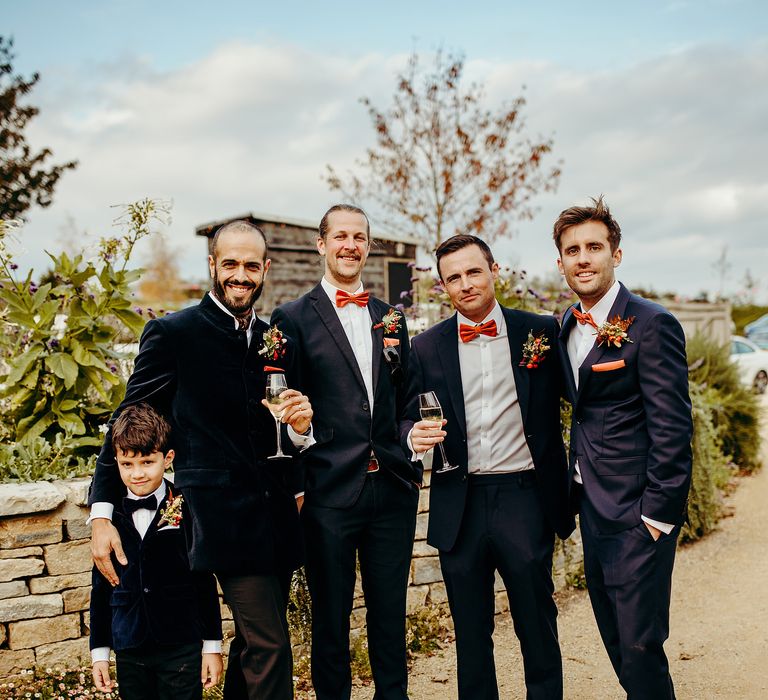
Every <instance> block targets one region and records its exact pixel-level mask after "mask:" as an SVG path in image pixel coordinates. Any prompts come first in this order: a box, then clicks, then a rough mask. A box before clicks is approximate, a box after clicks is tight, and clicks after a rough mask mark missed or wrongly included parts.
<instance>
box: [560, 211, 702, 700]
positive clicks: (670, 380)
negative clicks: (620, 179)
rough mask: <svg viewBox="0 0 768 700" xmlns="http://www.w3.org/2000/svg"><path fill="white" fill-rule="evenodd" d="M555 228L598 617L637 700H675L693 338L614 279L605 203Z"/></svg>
mask: <svg viewBox="0 0 768 700" xmlns="http://www.w3.org/2000/svg"><path fill="white" fill-rule="evenodd" d="M592 202H593V206H589V207H571V208H570V209H566V210H565V211H563V212H562V213H561V214H560V217H559V218H558V219H557V221H556V222H555V225H554V233H553V235H554V239H555V245H556V246H557V250H558V253H559V256H560V257H559V258H558V261H557V264H558V267H559V269H560V272H561V273H562V274H563V275H564V276H565V280H566V282H567V283H568V286H569V287H570V288H571V289H572V290H573V291H574V292H576V294H577V295H578V297H579V302H580V303H579V304H577V305H575V306H573V307H571V308H570V309H568V311H567V312H566V314H565V316H564V317H563V328H562V331H561V333H560V337H559V341H558V342H559V345H560V350H561V352H560V357H561V360H562V365H563V372H564V374H565V377H566V388H567V394H568V397H569V399H570V401H571V403H572V404H573V421H572V425H571V443H570V481H569V483H570V484H571V488H572V491H573V495H574V498H573V500H574V501H575V502H577V503H579V522H580V526H581V534H582V541H583V544H584V573H585V576H586V580H587V588H588V589H589V595H590V600H591V601H592V609H593V610H594V613H595V619H596V620H597V625H598V628H599V629H600V634H601V636H602V639H603V643H604V644H605V648H606V650H607V651H608V655H609V657H610V659H611V663H612V664H613V667H614V670H615V671H616V675H617V676H618V678H619V682H620V683H621V685H622V687H623V688H624V690H625V691H626V692H627V697H628V698H630V700H641V699H647V700H670V699H672V698H674V697H675V694H674V689H673V685H672V679H671V677H670V675H669V664H668V662H667V658H666V655H665V654H664V642H665V641H666V639H667V637H668V635H669V601H670V595H671V586H672V567H673V564H674V560H675V547H676V542H677V535H678V534H679V532H680V525H681V523H682V522H683V519H684V517H685V504H686V498H687V495H688V488H689V486H690V479H691V435H692V432H693V424H692V420H691V402H690V399H689V396H688V365H687V361H686V357H685V338H684V336H683V331H682V328H681V327H680V324H679V323H678V321H677V320H676V319H675V318H674V316H672V314H670V313H669V312H668V311H667V310H666V309H664V308H663V307H662V306H659V305H658V304H655V303H653V302H650V301H647V300H646V299H643V298H641V297H639V296H636V295H634V294H630V293H629V291H627V289H626V287H624V285H622V284H620V283H619V282H617V281H616V279H615V274H614V269H615V268H616V267H618V265H619V263H620V262H621V257H622V253H621V248H620V247H619V243H620V242H621V229H620V228H619V225H618V223H617V222H616V220H615V219H614V218H613V217H612V216H611V213H610V211H609V210H608V207H607V206H606V205H605V203H604V202H603V199H602V197H600V198H598V199H596V200H592Z"/></svg>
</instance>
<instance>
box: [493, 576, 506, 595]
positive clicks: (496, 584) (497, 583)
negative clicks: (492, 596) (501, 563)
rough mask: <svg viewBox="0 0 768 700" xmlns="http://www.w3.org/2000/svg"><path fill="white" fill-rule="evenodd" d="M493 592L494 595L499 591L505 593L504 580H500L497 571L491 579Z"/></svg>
mask: <svg viewBox="0 0 768 700" xmlns="http://www.w3.org/2000/svg"><path fill="white" fill-rule="evenodd" d="M493 590H494V592H496V593H499V592H500V591H506V590H507V589H506V586H505V585H504V579H503V578H501V574H499V572H498V571H497V572H496V574H495V575H494V579H493Z"/></svg>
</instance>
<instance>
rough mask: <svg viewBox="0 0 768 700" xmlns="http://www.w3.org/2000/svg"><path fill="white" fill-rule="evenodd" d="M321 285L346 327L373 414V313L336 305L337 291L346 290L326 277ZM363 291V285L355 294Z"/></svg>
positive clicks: (366, 309)
mask: <svg viewBox="0 0 768 700" xmlns="http://www.w3.org/2000/svg"><path fill="white" fill-rule="evenodd" d="M320 286H321V287H322V288H323V291H324V292H325V293H326V294H327V295H328V298H329V299H330V300H331V304H332V305H333V308H334V310H335V311H336V315H337V316H338V317H339V321H340V322H341V326H342V328H343V329H344V335H346V336H347V340H348V341H349V344H350V346H351V347H352V352H353V353H354V355H355V359H356V360H357V366H358V367H359V368H360V374H362V375H363V382H365V391H366V393H367V394H368V405H369V406H370V407H371V415H373V411H374V408H373V338H372V337H371V326H372V325H373V322H372V321H371V314H370V312H369V311H368V307H367V306H358V305H357V304H355V303H353V302H349V303H348V304H346V305H345V306H344V307H343V308H342V307H339V306H336V292H337V291H344V290H340V289H339V288H338V287H335V286H334V285H332V284H331V283H330V282H329V281H328V280H327V279H325V277H323V279H322V280H320ZM362 291H363V285H362V283H360V286H359V287H358V288H357V290H356V291H354V292H352V293H353V294H359V293H360V292H362Z"/></svg>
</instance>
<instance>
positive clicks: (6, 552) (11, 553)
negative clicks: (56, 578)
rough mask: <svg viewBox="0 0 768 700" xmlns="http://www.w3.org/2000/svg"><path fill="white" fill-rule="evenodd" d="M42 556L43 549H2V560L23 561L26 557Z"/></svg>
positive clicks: (0, 551) (0, 550) (0, 557)
mask: <svg viewBox="0 0 768 700" xmlns="http://www.w3.org/2000/svg"><path fill="white" fill-rule="evenodd" d="M42 556H43V548H42V547H17V548H16V549H0V559H22V558H24V557H42Z"/></svg>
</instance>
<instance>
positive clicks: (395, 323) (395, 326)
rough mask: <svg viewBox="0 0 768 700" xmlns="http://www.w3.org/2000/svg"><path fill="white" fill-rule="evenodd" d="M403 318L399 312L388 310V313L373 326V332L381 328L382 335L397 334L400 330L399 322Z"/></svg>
mask: <svg viewBox="0 0 768 700" xmlns="http://www.w3.org/2000/svg"><path fill="white" fill-rule="evenodd" d="M402 318H403V316H402V314H401V313H400V312H399V311H395V310H394V309H390V310H389V312H388V313H387V314H386V315H385V316H384V318H382V319H381V321H379V322H378V323H374V324H373V330H376V329H377V328H383V329H384V334H385V335H386V334H392V333H397V331H399V330H400V321H401V320H402Z"/></svg>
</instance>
